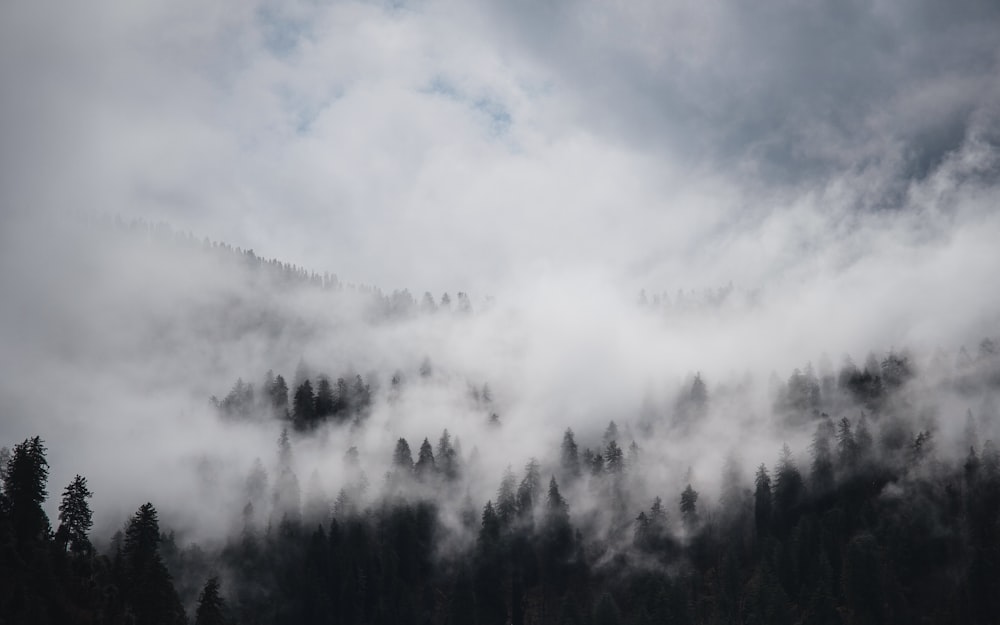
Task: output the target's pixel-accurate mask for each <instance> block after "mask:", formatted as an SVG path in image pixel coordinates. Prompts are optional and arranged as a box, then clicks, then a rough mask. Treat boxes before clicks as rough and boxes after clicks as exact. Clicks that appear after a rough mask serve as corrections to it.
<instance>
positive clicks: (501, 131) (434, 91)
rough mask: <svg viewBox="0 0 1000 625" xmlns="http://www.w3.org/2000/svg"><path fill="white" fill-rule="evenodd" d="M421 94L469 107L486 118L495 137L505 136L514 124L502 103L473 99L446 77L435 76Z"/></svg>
mask: <svg viewBox="0 0 1000 625" xmlns="http://www.w3.org/2000/svg"><path fill="white" fill-rule="evenodd" d="M421 92H422V93H427V94H431V95H436V96H441V97H444V98H448V99H449V100H454V101H455V102H459V103H461V104H463V105H465V106H468V107H469V108H470V109H472V110H473V111H474V112H476V113H477V114H478V115H480V116H481V117H483V118H484V120H485V121H486V126H487V128H488V129H489V132H490V134H491V135H493V136H495V137H499V136H502V135H505V134H506V133H507V132H508V131H509V130H510V127H511V125H512V124H513V123H514V119H513V117H512V116H511V114H510V111H509V110H508V109H507V107H506V106H504V104H503V103H502V102H500V101H499V100H497V99H496V98H492V97H489V96H481V97H472V96H471V95H469V94H467V93H465V92H463V91H462V90H461V89H460V88H459V87H458V86H457V85H456V84H455V83H454V82H452V81H450V80H448V79H447V78H446V77H444V76H435V77H434V78H433V79H431V81H430V82H429V83H428V84H427V86H426V87H424V88H423V89H421Z"/></svg>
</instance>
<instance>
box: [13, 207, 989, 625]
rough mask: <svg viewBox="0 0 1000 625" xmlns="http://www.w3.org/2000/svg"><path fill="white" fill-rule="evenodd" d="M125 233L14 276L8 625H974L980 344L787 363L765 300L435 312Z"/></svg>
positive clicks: (984, 511) (725, 296) (981, 435)
mask: <svg viewBox="0 0 1000 625" xmlns="http://www.w3.org/2000/svg"><path fill="white" fill-rule="evenodd" d="M77 227H78V226H73V227H72V228H70V229H69V230H68V232H78V231H77V230H75V228H77ZM131 228H132V229H133V230H135V228H136V227H135V226H132V227H131ZM127 229H128V228H126V230H127ZM138 230H139V232H138V233H136V232H134V231H133V232H124V233H123V228H122V226H114V227H110V228H109V227H108V226H107V225H104V226H100V227H98V228H97V230H96V231H97V233H98V236H99V237H100V238H102V240H103V242H104V244H105V247H104V248H102V247H101V246H92V245H91V243H89V242H88V241H87V239H86V237H84V238H80V239H74V237H60V236H57V237H54V238H55V240H57V241H59V242H60V243H65V244H66V246H65V247H59V246H55V245H51V246H49V247H47V248H46V249H45V253H46V254H49V253H52V256H51V257H49V258H48V260H50V261H52V260H53V259H55V260H57V261H59V260H67V259H68V258H71V257H72V258H76V259H77V260H78V261H79V262H77V263H76V264H72V265H67V264H61V263H56V264H55V265H50V266H49V267H43V268H42V270H41V271H40V272H39V273H36V274H34V275H33V276H32V277H31V279H30V280H28V279H25V280H21V281H18V282H17V283H16V285H17V286H18V287H19V288H20V289H21V290H20V291H19V293H20V294H21V295H22V296H23V297H20V298H19V299H18V302H19V306H20V307H21V309H20V310H14V311H13V312H11V311H8V313H7V314H14V315H17V314H19V313H24V314H25V316H24V317H21V318H20V321H21V322H22V323H21V325H19V326H18V328H19V329H21V330H23V331H24V334H22V335H21V336H19V337H18V338H17V339H16V340H10V341H8V344H9V345H10V346H11V347H12V349H14V350H20V351H17V353H20V354H22V355H23V357H24V361H23V363H24V365H25V367H26V369H25V370H26V371H39V370H42V371H45V372H46V375H45V376H42V377H36V376H28V375H24V374H20V375H13V376H12V377H9V378H8V379H7V380H6V381H5V382H4V385H5V386H4V391H5V395H4V396H5V402H4V404H5V405H4V409H5V410H6V411H7V414H8V415H10V418H7V419H5V421H4V423H3V432H4V437H5V441H6V442H7V443H8V446H9V448H8V450H7V451H5V454H4V460H3V462H2V463H0V465H2V466H3V468H4V475H3V485H4V486H3V506H2V511H3V512H2V519H0V524H2V526H0V530H2V531H0V534H2V537H3V541H4V546H3V549H4V554H5V557H4V558H3V559H2V562H3V564H2V565H0V575H2V576H3V578H2V579H3V583H2V584H0V587H2V588H3V589H4V590H3V592H2V593H0V606H2V609H3V610H4V614H5V615H6V616H5V618H7V619H8V620H9V621H11V622H60V623H65V622H122V623H125V622H136V623H138V622H142V623H157V622H182V621H183V620H184V619H185V618H193V619H194V620H195V622H199V623H207V622H222V621H220V619H222V620H223V621H225V620H229V621H231V622H240V623H265V622H287V623H311V622H316V623H355V622H357V623H374V622H384V623H402V622H414V623H424V622H430V623H506V622H511V623H529V622H532V623H548V622H565V623H574V622H576V623H615V622H624V623H646V622H654V623H655V622H698V623H701V622H705V623H708V622H746V623H751V622H762V623H764V622H766V623H781V622H788V623H792V622H809V623H814V622H830V623H836V622H840V623H847V622H851V623H854V622H857V623H879V622H900V623H913V622H944V621H954V620H959V621H962V622H979V623H986V622H991V621H992V620H993V617H994V616H995V615H996V614H998V611H997V609H998V606H996V605H995V601H996V597H997V596H1000V594H998V593H997V592H996V591H997V590H998V589H997V588H996V584H997V581H996V580H997V579H1000V576H998V575H997V573H998V571H997V567H998V566H1000V560H998V559H997V552H996V550H997V548H998V544H1000V543H998V541H997V535H996V532H997V520H998V511H1000V460H998V456H997V452H996V450H995V446H994V444H993V442H992V441H993V440H994V439H995V438H996V421H997V416H998V414H997V412H998V407H997V399H996V393H997V389H998V387H1000V356H998V354H997V344H996V341H995V339H991V338H981V337H980V338H979V339H978V340H976V341H974V342H969V343H968V345H969V346H968V347H961V346H959V345H955V346H952V347H950V348H949V349H947V350H945V349H927V348H926V346H925V345H919V344H918V345H916V346H915V347H912V348H910V347H908V346H905V345H898V346H896V347H884V346H882V347H877V346H876V347H873V348H872V349H871V351H867V350H865V349H864V348H862V349H860V350H859V349H858V348H857V345H856V343H857V342H858V341H857V340H853V341H849V344H850V347H851V351H853V352H854V353H855V358H854V359H852V358H850V357H843V358H841V359H840V360H839V362H838V363H837V364H836V365H835V364H833V362H832V359H831V358H829V357H825V356H824V357H821V358H819V359H818V360H816V364H815V365H813V364H810V363H809V360H810V358H809V356H808V355H807V354H802V355H801V356H800V359H799V360H798V362H799V364H798V366H797V367H796V366H795V365H794V362H796V361H795V359H794V357H793V355H792V350H790V349H789V348H788V346H787V345H783V344H781V343H780V341H779V343H777V345H780V346H781V347H782V349H781V352H780V353H777V352H773V353H770V354H763V355H762V354H760V353H756V352H755V348H756V346H757V345H758V343H757V338H755V336H753V335H749V334H746V333H744V332H743V331H742V330H741V329H739V328H740V324H739V319H740V318H742V317H750V318H751V319H752V320H753V321H754V322H755V323H756V322H760V321H761V320H762V319H767V318H770V317H769V316H770V315H772V314H774V311H773V308H772V306H773V305H772V304H770V303H769V302H770V299H769V297H777V298H778V299H779V301H782V302H785V301H787V300H784V299H781V296H780V294H778V295H768V294H767V292H764V293H763V294H761V293H760V292H759V291H757V290H754V291H747V292H746V293H753V294H752V295H748V296H746V297H744V296H741V295H740V293H741V291H740V290H739V289H736V290H734V291H731V290H730V289H728V288H726V289H723V290H720V291H711V293H710V294H709V295H710V296H706V297H705V298H704V299H701V300H699V301H700V303H699V304H698V305H697V306H693V305H690V304H684V305H679V302H684V301H688V302H690V301H692V300H691V297H690V296H682V297H676V296H675V297H672V298H670V301H671V304H670V305H669V306H668V305H666V304H665V303H664V299H663V298H661V299H660V300H659V302H657V301H656V300H655V299H654V298H653V297H650V296H648V295H647V296H646V297H645V298H642V297H640V298H639V301H638V302H636V299H635V297H634V295H629V296H623V297H621V298H620V299H618V300H615V299H614V298H611V297H608V296H607V294H606V293H605V296H604V297H601V298H599V299H598V300H596V301H595V303H594V304H592V305H591V306H590V307H589V308H588V307H584V306H582V305H581V304H580V303H579V301H574V300H572V298H567V295H568V294H573V293H579V292H578V291H575V290H574V289H573V288H570V289H569V290H568V291H560V292H558V293H556V294H555V295H551V294H550V295H549V296H546V294H544V293H541V292H539V291H530V292H529V293H528V295H529V297H528V301H529V302H530V303H531V304H532V306H523V305H521V304H518V306H511V305H509V304H507V303H506V302H507V299H506V298H505V297H498V298H496V299H494V300H491V301H487V300H486V299H485V298H483V299H475V298H473V297H470V296H464V297H463V298H456V299H460V300H464V301H465V302H467V303H468V306H467V307H465V306H464V305H463V306H453V307H451V308H450V310H449V309H448V308H447V307H446V306H444V305H443V304H442V300H444V301H445V302H446V303H447V299H445V298H443V297H440V296H429V297H428V298H425V299H427V300H429V301H430V303H432V304H434V306H431V305H430V304H426V305H424V306H421V305H420V304H419V303H418V300H417V298H410V299H409V300H407V299H406V296H404V295H401V293H402V292H401V291H400V292H397V295H396V296H394V297H390V298H388V299H386V298H385V296H384V295H382V294H381V293H380V292H379V291H378V290H376V289H367V288H350V287H343V286H342V285H340V282H339V280H335V279H332V278H330V277H329V276H327V277H323V278H317V277H315V276H310V274H308V273H305V272H302V271H300V270H297V269H295V268H290V267H285V266H282V265H280V264H279V263H275V262H273V261H263V260H260V259H257V257H256V256H254V255H250V254H248V253H246V252H242V251H240V250H235V249H230V248H226V247H224V246H218V245H213V244H206V243H204V242H201V243H198V244H192V245H186V246H185V245H180V246H178V245H177V239H175V238H174V235H173V234H171V235H170V236H168V237H166V239H167V240H166V241H163V240H160V241H159V242H158V239H157V237H156V236H154V234H155V232H154V230H152V229H150V228H149V227H148V226H143V225H141V224H140V225H139V226H138ZM180 240H182V241H183V240H187V241H191V239H190V238H187V239H185V238H184V237H181V239H180ZM74 241H76V242H75V243H74ZM81 241H82V242H81ZM108 241H110V242H111V243H110V244H108ZM108 245H110V246H111V247H112V248H113V253H108V254H107V255H106V256H104V255H102V253H100V251H99V250H101V249H107V246H108ZM83 252H86V253H83ZM78 254H79V255H78ZM122 258H129V259H130V261H131V262H130V263H129V264H127V265H123V264H122V263H121V262H120V259H122ZM168 261H169V262H168ZM105 272H110V273H109V274H106V273H105ZM84 279H85V280H84ZM47 281H48V282H47ZM8 284H10V283H9V282H8ZM587 284H588V286H592V283H589V282H588V283H587ZM32 285H36V286H39V288H37V290H33V289H32V288H30V287H31V286H32ZM56 285H58V286H59V287H60V289H54V288H52V287H54V286H56ZM42 286H44V287H45V288H41V287H42ZM54 293H55V294H58V297H57V298H56V300H57V301H58V302H59V303H60V304H61V306H59V307H54V308H46V307H45V306H40V305H39V304H43V303H45V302H46V301H56V300H49V299H47V298H52V297H55V296H54V295H53V294H54ZM591 294H593V293H591ZM448 299H451V298H448ZM392 301H397V302H400V301H410V302H411V303H412V304H413V306H410V307H407V306H404V307H403V308H399V307H397V308H395V309H394V308H393V306H392V304H391V302H392ZM581 301H582V300H581ZM125 302H129V303H130V306H125V305H124V303H125ZM387 303H388V307H386V306H387ZM36 305H39V306H37V307H35V306H36ZM595 308H596V310H594V309H595ZM28 311H32V312H38V314H34V315H27V312H28ZM387 311H388V312H387ZM393 311H395V312H393ZM400 311H403V312H400ZM608 315H611V317H610V319H611V321H610V322H609V320H608V319H609V318H608ZM7 321H8V323H10V319H8V320H7ZM730 322H732V323H730ZM765 325H766V327H777V325H776V322H769V323H767V324H765ZM734 326H735V327H736V328H737V329H735V330H734V329H733V328H734ZM6 327H8V328H9V327H11V326H10V325H8V326H6ZM597 329H601V330H602V331H603V332H604V334H603V335H600V334H592V333H591V331H593V330H597ZM834 334H836V333H834ZM860 334H865V332H861V333H860ZM775 336H778V335H775ZM772 343H774V341H772ZM723 345H728V348H725V349H724V348H723V347H722V346H723ZM818 345H820V342H819V341H817V342H811V343H810V342H804V343H803V344H802V347H803V348H804V349H805V348H807V347H808V348H815V347H817V346H818ZM828 348H832V347H831V346H828ZM725 354H729V355H733V354H743V355H744V356H746V357H743V358H741V357H740V356H739V355H736V356H733V357H732V358H731V359H725V358H723V357H722V355H725ZM684 361H689V362H690V363H692V364H691V365H689V364H688V363H687V362H684ZM739 363H742V364H739ZM764 363H770V368H767V369H765V370H764V371H763V372H761V371H757V370H756V369H754V368H753V367H760V366H761V365H762V364H764ZM741 366H743V367H746V368H745V369H742V370H741V369H740V367H741ZM779 367H781V368H779ZM779 371H783V373H779ZM234 379H235V382H234ZM52 382H57V384H56V385H55V386H54V387H51V388H53V389H54V390H50V391H48V392H45V391H44V390H43V389H48V388H50V386H49V385H50V384H51V383H52ZM18 441H23V442H18ZM50 470H51V474H50ZM77 473H79V475H76V474H77ZM61 484H68V486H66V488H65V490H63V491H60V490H59V485H61ZM60 493H61V496H60ZM213 619H214V620H213Z"/></svg>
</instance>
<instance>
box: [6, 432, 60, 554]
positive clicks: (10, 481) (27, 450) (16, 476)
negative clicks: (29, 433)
mask: <svg viewBox="0 0 1000 625" xmlns="http://www.w3.org/2000/svg"><path fill="white" fill-rule="evenodd" d="M48 478H49V463H48V460H46V459H45V444H44V442H43V441H42V439H41V438H39V437H37V436H35V437H34V438H29V439H26V440H25V441H24V442H23V443H21V444H20V445H15V446H14V451H13V452H12V453H11V456H10V460H8V462H7V472H6V474H5V475H4V488H3V492H4V497H5V499H6V505H7V507H8V513H9V516H10V523H11V526H12V529H13V531H14V538H15V539H16V540H17V542H18V543H19V544H21V545H27V544H29V543H35V542H41V541H43V540H45V539H46V538H48V536H49V533H50V532H51V528H50V526H49V517H48V516H47V515H46V514H45V510H43V509H42V504H43V503H44V502H45V500H46V499H47V498H48V496H49V494H48V491H47V490H46V483H47V482H48Z"/></svg>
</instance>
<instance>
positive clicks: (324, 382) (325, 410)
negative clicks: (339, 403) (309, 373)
mask: <svg viewBox="0 0 1000 625" xmlns="http://www.w3.org/2000/svg"><path fill="white" fill-rule="evenodd" d="M335 409H336V399H335V398H334V396H333V384H331V383H330V379H329V378H327V377H326V376H323V377H321V378H320V379H319V383H318V384H317V385H316V404H315V407H314V417H315V419H317V420H323V419H327V418H329V417H331V416H333V411H334V410H335Z"/></svg>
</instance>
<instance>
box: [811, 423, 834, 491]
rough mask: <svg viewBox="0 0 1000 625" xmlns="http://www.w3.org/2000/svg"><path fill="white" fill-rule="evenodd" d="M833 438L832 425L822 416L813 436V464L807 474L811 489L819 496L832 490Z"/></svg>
mask: <svg viewBox="0 0 1000 625" xmlns="http://www.w3.org/2000/svg"><path fill="white" fill-rule="evenodd" d="M833 436H834V428H833V423H832V422H831V421H830V419H829V417H827V416H826V415H823V419H822V420H820V422H819V424H818V425H817V426H816V433H815V434H814V435H813V442H812V454H813V462H812V468H811V470H810V474H809V477H810V481H811V482H812V488H813V489H814V490H815V492H816V493H819V494H822V493H826V492H828V491H830V490H831V489H832V488H833V452H832V450H831V442H832V440H833Z"/></svg>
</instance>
